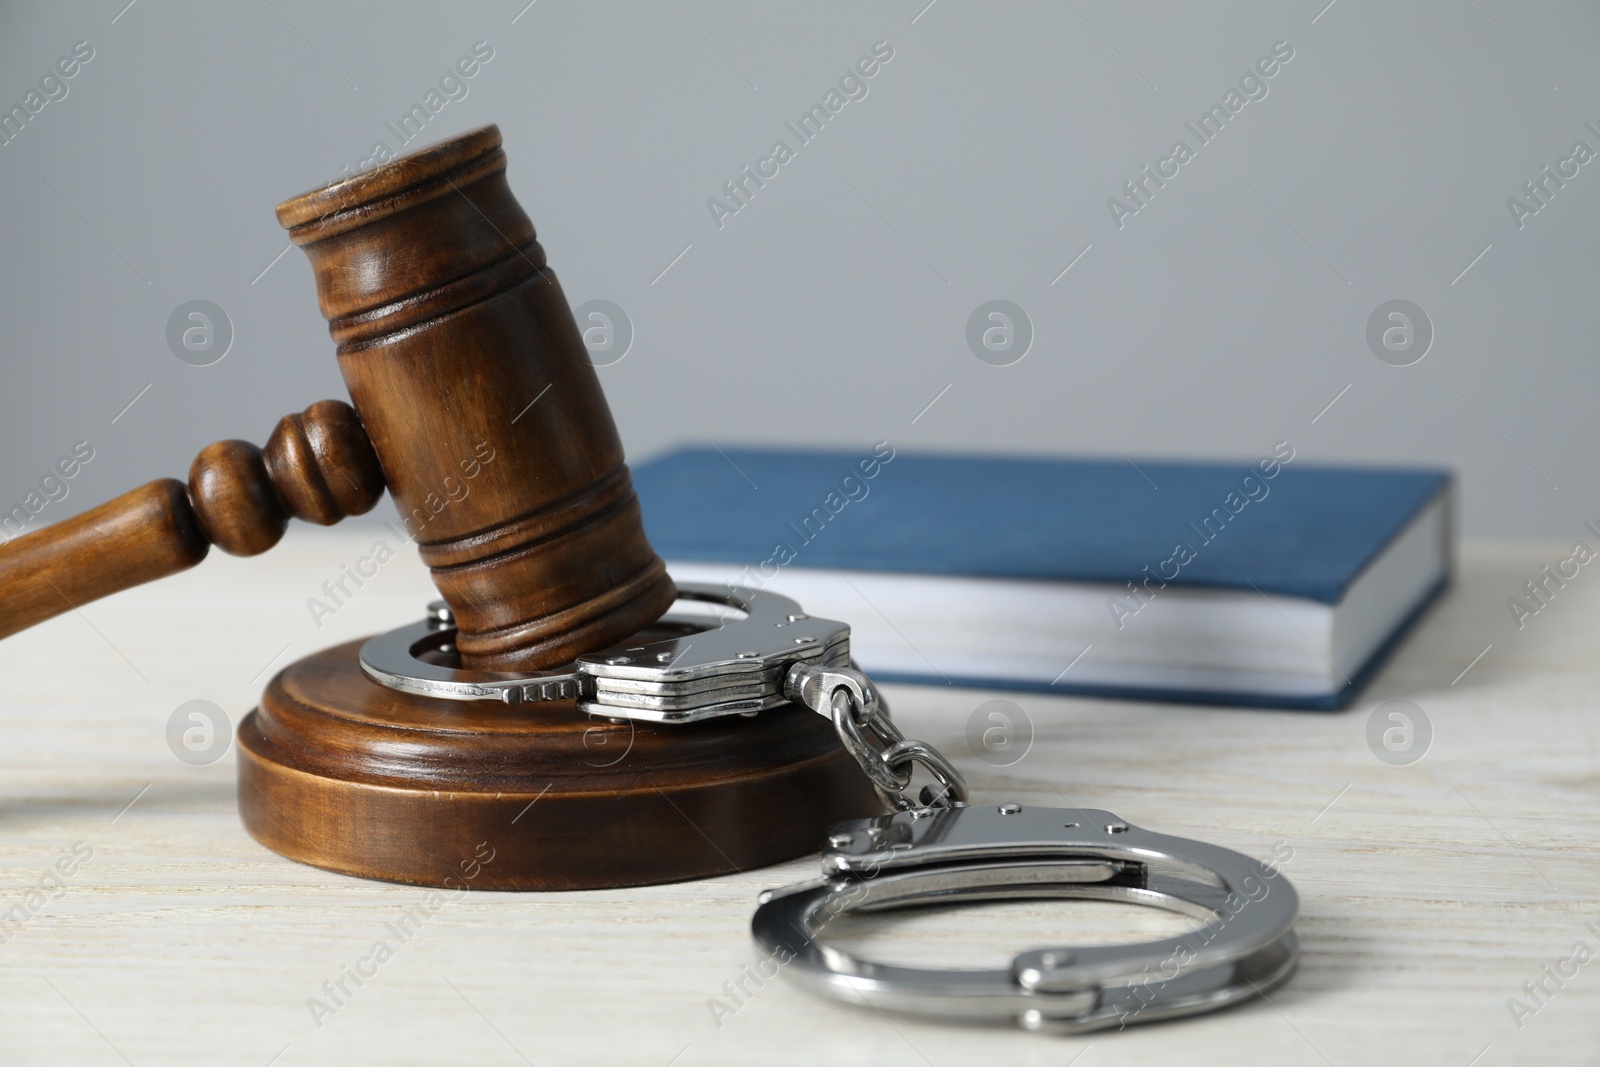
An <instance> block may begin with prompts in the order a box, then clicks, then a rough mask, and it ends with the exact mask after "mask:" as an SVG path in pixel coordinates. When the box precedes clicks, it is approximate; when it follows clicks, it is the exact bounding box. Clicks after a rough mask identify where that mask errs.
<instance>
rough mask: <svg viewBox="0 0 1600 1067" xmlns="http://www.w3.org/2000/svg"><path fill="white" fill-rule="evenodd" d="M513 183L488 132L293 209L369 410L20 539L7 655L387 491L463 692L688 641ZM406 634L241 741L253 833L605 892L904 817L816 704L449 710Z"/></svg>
mask: <svg viewBox="0 0 1600 1067" xmlns="http://www.w3.org/2000/svg"><path fill="white" fill-rule="evenodd" d="M505 170H506V157H505V154H504V152H503V151H502V149H501V146H500V132H499V130H498V129H496V128H495V127H493V126H487V127H484V128H483V129H479V130H474V131H472V132H470V133H467V134H464V135H462V136H459V137H456V138H454V139H452V140H449V141H445V142H443V143H441V144H439V145H436V146H434V147H432V148H427V149H423V150H422V151H419V152H417V153H414V154H412V155H409V156H405V157H402V158H400V159H397V160H393V161H391V162H389V163H386V164H384V165H382V166H380V167H378V168H377V169H375V170H372V171H369V172H367V173H364V174H361V175H358V176H356V177H353V178H349V179H346V180H343V181H339V182H336V183H334V184H332V185H329V186H326V187H325V188H322V189H318V190H316V191H314V192H310V193H307V194H305V195H303V196H299V197H296V198H295V199H293V200H289V201H287V202H285V203H283V204H280V205H279V206H278V209H277V211H278V221H279V222H280V223H281V224H282V225H283V226H284V227H285V228H287V229H288V231H289V236H290V239H291V240H292V241H293V242H294V243H295V244H297V245H299V246H300V247H301V248H302V249H304V250H305V252H306V254H307V256H308V257H309V258H310V260H311V264H312V267H313V269H314V272H315V276H316V287H317V295H318V299H319V301H320V303H321V308H322V313H323V315H324V316H325V317H326V318H327V320H328V328H329V332H330V333H331V334H332V335H333V340H334V341H335V342H336V350H337V354H338V360H339V368H340V371H341V372H342V374H343V376H344V381H345V384H346V386H348V388H349V391H350V399H351V401H352V404H345V403H342V402H340V401H335V400H324V401H320V402H318V403H315V404H312V405H311V406H310V407H308V408H307V409H306V410H305V411H304V412H302V413H300V414H298V415H290V416H288V417H286V418H284V419H283V420H282V421H281V422H280V423H278V425H277V427H276V428H275V429H274V430H273V431H272V435H271V436H270V437H269V438H268V440H267V444H266V447H265V448H257V447H256V446H255V445H252V444H249V443H246V442H244V441H220V442H218V443H216V444H213V445H210V446H208V447H206V448H204V449H202V450H201V451H200V454H199V455H198V456H196V457H195V460H194V464H193V466H192V467H191V468H190V471H189V478H188V481H187V483H185V482H180V481H177V480H175V479H163V480H160V481H155V482H151V483H149V484H148V485H144V486H141V487H140V488H138V489H135V490H133V491H132V492H130V493H127V494H125V495H123V496H121V497H119V498H117V499H115V500H113V501H111V502H110V503H107V504H103V505H101V506H99V507H97V508H94V509H92V510H90V511H87V512H85V513H83V514H82V515H79V516H77V517H76V518H72V519H69V520H67V521H65V522H61V523H57V524H56V525H54V526H51V527H47V528H45V529H43V530H40V531H38V532H36V533H32V534H28V535H26V536H23V537H19V538H17V539H16V540H14V541H12V542H10V543H8V544H6V545H4V546H0V597H3V598H4V606H5V611H4V612H3V613H0V636H5V635H6V634H9V633H14V632H15V631H17V630H20V629H23V628H24V627H27V626H31V625H33V624H34V623H37V622H39V621H41V620H43V619H47V618H49V617H51V616H53V615H58V614H60V613H62V612H64V611H68V610H71V609H72V608H74V607H76V606H78V605H81V604H83V603H85V602H86V601H89V600H93V599H95V598H96V597H102V596H106V595H108V594H110V593H113V592H116V591H118V590H121V589H126V588H128V587H130V586H133V585H137V584H139V583H141V582H147V581H151V580H154V579H156V578H160V577H162V576H164V575H168V574H172V573H175V572H177V571H181V570H183V569H184V568H187V567H191V566H194V565H195V564H196V563H198V562H200V560H201V559H202V558H204V556H205V555H206V553H207V551H208V550H209V548H210V546H211V545H216V546H217V547H219V548H221V549H222V550H223V551H225V552H231V553H234V554H236V555H252V554H255V553H258V552H264V551H266V550H267V549H269V548H271V547H272V546H273V545H274V544H276V543H277V541H278V540H279V538H281V537H282V536H283V533H284V530H285V527H286V525H287V523H288V520H289V519H290V518H298V519H304V520H307V521H310V522H314V523H323V524H328V523H334V522H337V521H339V520H340V519H341V518H343V517H344V516H346V515H358V514H361V513H363V512H365V511H368V510H370V509H371V508H372V507H373V506H374V505H375V504H376V503H377V501H378V498H379V497H380V496H381V495H382V493H383V490H384V488H385V487H386V486H387V488H388V490H389V492H390V493H391V494H392V495H393V497H394V501H395V504H396V506H397V507H398V509H399V512H400V519H401V522H402V523H403V524H404V525H405V527H406V529H407V531H408V532H409V533H410V535H411V538H412V540H413V541H414V542H415V543H416V545H417V548H418V551H419V553H420V554H421V557H422V560H423V562H425V563H426V564H427V565H428V567H429V568H430V569H431V571H432V573H433V581H434V584H435V585H436V586H437V587H438V589H439V592H440V593H441V594H443V596H444V600H445V602H446V603H447V605H448V606H449V609H450V614H451V615H452V616H453V619H452V620H451V622H452V623H453V626H454V629H453V630H450V631H449V633H450V637H449V638H448V641H449V644H450V646H451V647H450V654H452V655H454V656H455V657H456V660H457V662H458V663H459V667H448V668H447V670H448V671H450V672H454V673H455V674H462V675H470V676H471V677H472V678H477V679H482V678H493V679H499V680H507V679H511V680H513V681H516V680H519V679H524V678H528V677H533V676H537V675H538V673H539V672H547V671H548V672H549V673H552V674H557V675H559V674H561V673H562V669H564V668H563V667H562V665H564V664H571V663H572V661H574V660H576V659H578V657H580V656H584V655H589V654H601V653H602V652H604V651H605V650H607V649H612V648H618V647H620V648H621V649H622V651H621V652H619V653H618V655H621V656H626V655H627V649H628V648H629V647H630V646H631V645H633V644H636V643H637V642H639V641H641V640H644V641H648V640H650V638H649V637H648V636H641V635H642V634H647V633H648V632H650V631H651V629H652V627H653V628H654V629H655V630H658V631H659V630H663V629H668V630H670V629H671V628H672V627H674V626H682V625H689V624H687V623H685V622H684V621H683V620H681V619H678V620H675V619H674V617H673V616H668V617H667V618H666V619H665V620H662V619H661V617H662V615H663V613H665V612H666V611H667V609H668V608H670V607H671V606H672V604H673V602H674V600H675V598H676V596H677V593H676V590H675V587H674V585H673V583H672V579H671V578H670V577H668V575H667V572H666V568H665V566H664V564H663V563H662V562H661V560H660V559H659V558H658V557H657V556H656V553H655V551H654V550H653V549H652V548H651V547H650V543H649V541H648V540H647V539H646V537H645V532H644V526H643V523H642V521H641V517H640V509H639V502H638V499H637V498H636V497H635V495H634V491H633V483H632V480H631V478H630V476H629V474H628V468H627V466H626V465H625V464H624V462H623V455H622V446H621V442H620V440H619V438H618V436H617V430H616V426H615V424H614V423H613V421H612V418H611V413H610V411H609V409H608V408H607V406H606V401H605V396H604V395H603V393H602V392H601V389H600V382H599V378H598V376H597V375H596V373H595V369H594V367H593V365H592V364H591V363H590V362H589V360H588V358H587V353H586V350H585V348H584V345H583V340H582V337H581V336H580V334H579V333H578V327H577V324H576V323H575V322H574V321H573V316H572V312H571V311H570V310H569V308H568V307H567V302H566V298H565V297H564V296H563V295H562V292H561V286H560V284H559V283H558V282H557V281H556V278H555V275H554V274H553V273H551V271H550V269H549V267H548V266H547V265H546V262H545V255H544V250H543V249H542V248H541V247H540V245H539V242H538V240H537V237H536V235H535V233H534V228H533V224H532V223H531V222H530V221H529V220H528V216H527V215H526V214H524V212H523V210H522V208H521V207H520V206H519V205H518V204H517V201H516V199H515V198H514V197H513V195H512V193H511V189H510V187H509V185H508V184H507V182H506V173H505ZM352 405H353V406H352ZM419 607H420V605H419ZM440 615H441V613H438V612H436V611H430V614H429V620H432V621H429V620H424V623H423V624H422V625H424V626H426V627H428V628H430V632H431V631H433V630H434V627H433V621H440V622H441V625H443V623H442V620H441V619H440ZM802 617H803V616H802ZM658 620H661V621H658ZM702 628H704V627H702ZM402 632H409V628H408V627H402V628H401V629H400V630H398V631H393V633H402ZM439 632H441V633H442V631H439ZM385 636H387V635H380V636H379V637H378V638H373V639H370V640H369V641H367V642H363V641H352V642H347V643H345V644H343V645H337V646H334V647H332V648H326V649H320V650H317V651H313V652H311V653H309V654H307V655H306V656H304V657H302V658H300V659H298V660H295V661H293V662H290V663H288V664H287V665H285V666H284V667H283V668H281V669H280V670H279V671H278V672H277V674H275V675H274V676H273V677H272V678H271V679H270V680H269V681H268V682H267V685H266V688H265V690H264V691H263V692H262V694H261V700H260V703H259V705H258V706H257V707H256V708H255V709H254V710H251V711H250V712H248V713H247V714H246V715H245V716H244V717H243V718H242V719H241V720H240V721H239V726H238V732H237V736H236V745H235V747H236V752H237V758H238V782H237V784H238V797H239V813H240V817H241V819H242V821H243V823H244V827H245V829H246V830H247V831H248V832H249V833H250V834H251V835H252V836H253V837H254V838H255V839H256V840H257V841H259V842H261V843H262V844H263V845H265V846H267V847H268V848H270V849H273V850H275V851H277V852H279V853H281V854H283V855H285V856H288V857H290V858H292V859H296V860H300V861H302V862H305V863H309V864H313V865H315V866H318V867H324V868H327V869H329V870H334V871H339V872H342V873H345V874H353V875H359V876H362V877H368V878H381V879H388V880H391V881H400V882H411V883H415V884H421V885H435V886H459V885H460V884H461V881H462V878H463V877H469V878H470V879H471V881H470V884H471V886H473V887H476V888H495V889H541V890H552V889H588V888H596V887H602V886H613V887H614V886H624V885H642V884H649V883H654V882H663V881H675V880H680V879H684V878H696V877H704V876H706V875H711V874H718V873H726V872H729V871H734V870H748V869H750V868H752V867H758V866H762V865H764V864H768V863H775V862H778V861H781V860H785V859H789V858H792V857H794V856H798V855H801V854H804V853H806V852H809V851H811V850H812V849H814V848H815V846H816V842H817V841H818V840H820V839H821V837H822V836H823V833H824V830H825V829H826V827H827V826H828V825H830V824H831V823H833V822H836V821H838V820H839V819H845V818H856V817H860V816H862V815H866V814H871V813H874V812H876V811H878V810H881V807H880V805H879V802H878V799H877V797H876V795H875V794H874V793H873V792H872V788H871V786H870V784H869V783H868V781H867V779H866V778H865V777H864V776H863V775H862V774H861V773H860V771H859V770H858V769H857V768H856V765H855V763H854V761H853V759H852V758H851V757H850V756H849V755H848V754H847V753H846V752H845V750H844V749H843V748H842V747H841V746H840V744H839V741H838V738H837V735H836V734H835V732H834V730H833V728H832V725H831V724H830V722H829V721H828V720H826V719H824V718H822V717H821V716H818V715H815V714H813V713H811V712H810V711H809V710H807V709H805V708H802V707H797V706H795V705H792V704H791V705H782V706H776V707H770V708H767V709H766V710H763V711H761V712H760V713H759V715H755V717H753V718H744V717H741V716H738V715H733V716H728V717H724V718H716V719H711V720H708V721H704V722H696V723H691V724H687V725H672V726H665V725H656V724H652V723H636V722H634V721H632V720H630V719H625V718H617V717H614V716H613V717H606V716H604V715H599V716H596V717H594V718H590V717H589V716H586V715H585V714H584V713H583V712H582V711H581V710H580V708H579V702H578V700H577V699H576V695H575V694H574V693H570V692H568V691H567V690H566V689H564V688H562V689H561V690H560V692H559V693H553V694H551V695H552V699H550V700H548V701H544V702H539V703H534V704H531V705H526V706H524V705H521V704H519V705H518V706H516V707H511V706H508V704H506V703H502V702H498V701H494V702H485V701H481V700H471V699H469V700H465V701H458V700H448V699H440V698H438V697H436V696H434V695H430V694H428V693H418V692H413V691H407V690H405V688H404V687H401V688H396V687H393V686H390V685H388V684H386V683H384V681H383V679H382V677H381V676H380V675H375V674H373V673H372V671H370V670H369V669H368V668H369V667H370V662H369V661H368V660H367V659H365V658H364V656H365V652H364V651H363V650H364V648H365V647H366V646H367V645H368V644H370V643H371V641H373V640H376V641H380V642H381V641H382V640H383V639H384V637H385ZM407 647H408V649H409V648H411V646H410V645H409V644H408V646H407ZM437 651H441V652H442V651H443V649H442V648H440V649H437ZM406 655H412V653H411V652H409V651H408V652H406ZM413 658H414V657H413ZM612 662H625V660H613V661H612ZM551 668H558V669H556V670H553V671H552V670H550V669H551ZM486 672H494V673H486ZM452 676H454V674H453V675H452ZM558 688H559V687H558ZM752 714H754V713H752ZM491 858H492V862H491ZM463 869H465V870H469V871H471V872H474V873H472V874H470V875H463V874H462V873H461V871H462V870H463Z"/></svg>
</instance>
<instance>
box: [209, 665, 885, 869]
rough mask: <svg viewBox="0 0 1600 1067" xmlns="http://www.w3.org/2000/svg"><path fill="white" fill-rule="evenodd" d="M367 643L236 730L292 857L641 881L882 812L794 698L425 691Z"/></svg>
mask: <svg viewBox="0 0 1600 1067" xmlns="http://www.w3.org/2000/svg"><path fill="white" fill-rule="evenodd" d="M359 650H360V642H358V641H352V642H348V643H346V644H343V645H338V646H336V647H334V648H330V649H327V650H325V651H322V652H318V653H314V654H313V655H310V656H307V657H305V658H304V659H301V660H298V661H296V662H295V663H293V664H291V665H290V666H289V667H287V668H285V669H284V670H283V671H282V672H281V673H279V674H278V675H277V676H276V677H274V678H273V679H272V682H271V684H270V685H268V686H267V691H266V692H265V693H264V694H262V698H261V705H260V707H259V708H258V709H257V710H255V711H253V712H251V713H250V715H249V716H247V717H246V718H245V719H244V721H243V722H242V723H241V724H240V726H239V808H240V812H241V814H242V816H243V818H244V823H245V827H246V829H248V830H249V831H250V833H251V835H252V836H254V837H255V838H256V840H258V841H260V842H261V843H262V844H264V845H266V846H267V847H269V848H271V849H273V850H274V851H276V852H281V853H283V854H284V855H286V856H290V857H292V858H294V859H297V860H300V861H301V862H303V863H310V864H313V865H315V866H318V867H326V868H328V869H330V870H336V871H340V872H342V873H345V874H355V875H361V876H363V877H367V878H380V879H384V880H386V881H398V882H409V883H412V884H416V885H432V886H442V887H446V888H448V887H449V886H450V885H451V884H452V881H451V880H452V879H454V880H456V881H460V879H461V875H462V872H461V870H460V862H461V860H462V859H464V858H468V857H474V856H475V849H476V847H477V846H478V845H479V844H480V843H481V844H483V845H484V848H485V850H486V851H487V852H488V853H489V854H492V855H493V857H494V859H493V862H492V863H485V864H483V869H482V871H481V873H480V874H478V875H477V876H476V877H475V878H474V880H473V881H472V883H471V887H472V888H474V889H519V890H529V889H543V890H554V889H597V888H615V887H618V886H631V885H648V884H655V883H660V882H673V881H682V880H684V879H688V878H704V877H708V876H711V875H720V874H728V873H731V872H737V871H740V870H742V869H745V868H749V867H764V866H768V865H770V864H773V863H778V862H781V861H783V860H788V859H792V858H794V857H795V856H800V855H804V854H806V853H808V852H811V851H813V850H814V849H815V847H816V843H817V842H818V841H819V840H821V839H822V836H823V834H825V833H826V831H827V828H828V826H829V825H831V824H832V823H834V822H837V821H839V820H840V819H847V818H862V817H865V816H869V815H876V814H879V813H880V812H881V811H882V810H883V807H882V805H881V804H880V803H879V802H878V800H877V798H876V796H875V795H874V794H873V792H872V789H871V787H870V786H869V785H868V783H867V781H866V779H865V778H864V777H863V776H862V774H861V772H860V771H859V770H858V769H857V767H856V765H855V763H854V762H853V761H852V760H851V759H850V757H849V756H848V755H847V754H846V753H845V752H844V750H843V749H842V748H841V747H840V745H839V742H838V738H837V737H836V735H835V734H834V732H833V727H832V725H831V724H830V723H829V722H828V721H827V720H825V719H823V718H822V717H821V716H820V715H817V714H815V713H814V712H812V711H809V710H807V709H805V708H800V707H794V706H788V707H784V708H775V709H773V710H771V711H768V712H763V713H762V714H761V715H760V716H758V717H756V718H755V719H743V718H740V717H738V716H734V717H731V718H722V719H714V720H710V721H707V722H703V723H694V724H688V725H683V726H659V725H651V724H648V723H632V722H628V721H621V722H612V721H609V720H607V719H604V718H601V717H599V716H595V717H590V716H586V715H583V714H581V713H579V711H578V710H577V708H576V706H575V704H574V702H573V701H570V700H568V701H553V702H549V703H543V704H526V705H522V706H520V707H517V708H510V707H507V706H506V705H504V704H499V703H493V702H489V703H485V702H471V703H464V702H454V701H447V700H436V699H430V698H427V697H418V696H412V695H409V694H406V693H397V692H395V691H394V690H391V689H385V688H384V687H382V686H380V685H377V684H375V683H374V682H372V681H371V680H370V679H369V678H367V676H366V675H365V674H363V673H362V671H361V668H360V665H359V664H358V662H357V659H356V656H357V653H358V652H359ZM479 858H481V857H479Z"/></svg>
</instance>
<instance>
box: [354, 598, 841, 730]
mask: <svg viewBox="0 0 1600 1067" xmlns="http://www.w3.org/2000/svg"><path fill="white" fill-rule="evenodd" d="M690 604H702V605H710V606H712V607H714V608H716V609H719V610H720V614H719V615H715V616H708V615H706V614H704V613H693V612H690V611H688V610H686V606H687V605H690ZM453 623H454V620H453V619H452V618H451V617H450V612H449V609H448V608H446V607H445V605H444V604H443V602H435V603H433V604H430V605H429V606H428V617H427V618H425V619H423V620H422V621H421V622H417V623H413V624H411V625H410V626H402V627H400V628H399V629H396V630H391V631H389V632H388V633H385V634H379V635H378V636H376V637H374V638H372V639H370V640H369V641H367V642H366V644H364V645H362V647H361V668H362V670H364V671H366V673H367V675H368V676H369V677H371V678H372V679H373V680H374V681H376V682H378V683H379V684H381V685H385V686H388V687H389V688H391V689H397V690H400V691H401V692H405V693H415V694H417V695H419V696H427V697H438V698H442V699H445V700H498V701H501V702H503V703H506V704H512V705H516V704H532V703H539V702H543V701H551V700H573V699H576V700H577V702H578V709H579V710H580V711H585V712H593V713H597V714H603V715H605V716H607V717H609V718H614V719H634V720H641V721H646V722H665V723H675V722H695V721H698V720H700V719H708V718H713V717H715V716H719V715H747V714H751V713H753V712H758V711H764V710H766V709H768V708H772V707H776V706H778V705H779V704H783V703H786V702H787V698H786V697H785V696H784V694H783V681H784V678H785V676H786V672H787V671H788V670H789V668H790V667H791V666H792V665H794V664H796V663H810V664H818V665H823V666H830V667H843V666H846V665H848V664H849V662H850V627H849V626H848V625H846V624H845V623H842V622H834V621H833V620H831V619H818V618H813V617H811V616H808V615H806V614H804V613H803V612H802V611H801V610H800V605H799V604H796V603H795V602H794V601H793V600H790V599H789V598H788V597H784V596H778V595H777V594H775V593H767V592H760V591H757V590H752V589H739V590H728V589H723V588H719V587H717V586H713V585H698V584H690V583H683V584H680V585H679V587H678V603H677V604H676V605H675V606H674V609H673V610H672V611H669V612H668V613H667V614H666V615H664V616H663V617H662V618H661V619H660V620H659V621H658V622H656V623H655V624H654V625H653V626H651V627H650V628H649V629H647V630H645V631H644V632H642V633H640V634H636V635H635V636H634V638H632V643H629V644H626V645H618V646H615V647H613V648H608V649H605V650H604V651H601V652H596V653H593V654H590V655H586V656H580V657H578V659H577V660H575V661H574V662H572V663H570V664H567V665H566V666H563V667H558V668H555V669H554V670H549V671H538V672H533V673H526V674H510V673H498V672H490V671H468V670H463V669H461V668H460V667H459V666H458V665H457V663H458V662H459V661H458V660H457V658H456V653H455V628H454V625H453Z"/></svg>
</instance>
